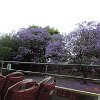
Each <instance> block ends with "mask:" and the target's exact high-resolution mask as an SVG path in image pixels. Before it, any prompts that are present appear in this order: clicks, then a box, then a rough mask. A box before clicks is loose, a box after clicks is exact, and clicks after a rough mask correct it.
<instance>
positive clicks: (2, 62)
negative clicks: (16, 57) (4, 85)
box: [0, 61, 4, 74]
mask: <svg viewBox="0 0 100 100" xmlns="http://www.w3.org/2000/svg"><path fill="white" fill-rule="evenodd" d="M3 64H4V61H1V71H0V73H1V74H2V69H3Z"/></svg>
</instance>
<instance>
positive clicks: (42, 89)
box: [0, 72, 56, 100]
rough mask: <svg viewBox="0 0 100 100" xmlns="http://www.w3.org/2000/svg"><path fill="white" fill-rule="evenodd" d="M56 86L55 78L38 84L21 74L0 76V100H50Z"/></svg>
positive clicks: (48, 78)
mask: <svg viewBox="0 0 100 100" xmlns="http://www.w3.org/2000/svg"><path fill="white" fill-rule="evenodd" d="M55 85H56V81H55V79H54V78H53V77H47V78H45V79H44V80H43V81H41V82H40V83H37V82H36V81H34V80H33V79H25V77H24V74H23V73H21V72H13V73H10V74H9V75H7V76H3V75H0V100H50V97H51V95H52V93H53V90H54V88H55Z"/></svg>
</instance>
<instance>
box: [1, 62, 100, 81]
mask: <svg viewBox="0 0 100 100" xmlns="http://www.w3.org/2000/svg"><path fill="white" fill-rule="evenodd" d="M0 62H1V63H2V66H1V68H0V70H1V73H2V70H11V71H19V72H24V73H34V74H42V75H51V76H56V77H66V78H72V79H81V80H90V81H99V82H100V79H92V78H83V77H79V76H77V77H76V76H68V75H59V74H51V73H48V72H47V67H48V66H49V65H56V66H59V65H60V66H65V67H67V66H68V67H75V66H76V67H78V66H79V67H83V66H84V67H90V66H91V67H95V68H97V67H100V65H85V64H50V63H35V62H20V61H0ZM4 63H14V64H35V65H45V67H46V68H45V72H44V73H41V72H33V71H24V70H15V69H7V68H3V65H4ZM96 66H97V67H96Z"/></svg>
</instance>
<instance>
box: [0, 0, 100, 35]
mask: <svg viewBox="0 0 100 100" xmlns="http://www.w3.org/2000/svg"><path fill="white" fill-rule="evenodd" d="M91 20H93V21H100V0H0V33H3V32H4V33H6V32H10V31H11V30H13V29H14V30H15V31H16V30H18V29H19V28H24V27H25V28H26V27H28V26H29V25H33V24H34V25H38V26H43V27H44V26H48V25H49V26H51V27H55V28H57V29H59V30H60V32H70V31H72V30H73V29H74V28H75V24H76V23H79V22H82V21H91Z"/></svg>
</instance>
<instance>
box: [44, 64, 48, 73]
mask: <svg viewBox="0 0 100 100" xmlns="http://www.w3.org/2000/svg"><path fill="white" fill-rule="evenodd" d="M47 72H48V65H45V74H47Z"/></svg>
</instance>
